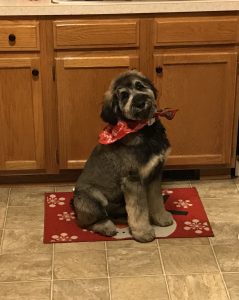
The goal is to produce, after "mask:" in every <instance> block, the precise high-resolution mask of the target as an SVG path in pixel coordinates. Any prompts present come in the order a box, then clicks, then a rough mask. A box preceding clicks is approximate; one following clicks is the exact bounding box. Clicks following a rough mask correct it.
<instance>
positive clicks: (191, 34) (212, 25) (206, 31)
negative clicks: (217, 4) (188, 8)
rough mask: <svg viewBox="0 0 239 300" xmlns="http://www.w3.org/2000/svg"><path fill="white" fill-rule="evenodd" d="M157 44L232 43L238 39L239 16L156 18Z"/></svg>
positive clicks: (155, 36)
mask: <svg viewBox="0 0 239 300" xmlns="http://www.w3.org/2000/svg"><path fill="white" fill-rule="evenodd" d="M154 26H155V27H154V29H155V30H154V43H155V45H156V46H157V45H172V44H179V45H180V44H182V45H185V44H186V45H187V44H217V43H223V44H230V43H235V42H236V41H237V26H238V18H237V17H185V18H162V19H156V20H155V24H154Z"/></svg>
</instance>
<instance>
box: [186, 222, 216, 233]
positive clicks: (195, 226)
mask: <svg viewBox="0 0 239 300" xmlns="http://www.w3.org/2000/svg"><path fill="white" fill-rule="evenodd" d="M184 224H185V225H187V226H185V227H184V230H187V231H188V230H193V231H195V233H197V234H202V233H203V231H204V230H205V231H209V230H210V228H209V226H208V223H207V222H203V223H201V222H200V221H199V220H198V219H193V220H192V221H191V222H190V221H186V222H184Z"/></svg>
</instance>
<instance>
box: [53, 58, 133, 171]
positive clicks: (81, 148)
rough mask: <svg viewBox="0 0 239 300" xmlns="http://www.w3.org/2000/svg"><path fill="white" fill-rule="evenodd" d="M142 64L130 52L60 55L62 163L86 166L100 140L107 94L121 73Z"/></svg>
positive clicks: (58, 88) (64, 165) (59, 90)
mask: <svg viewBox="0 0 239 300" xmlns="http://www.w3.org/2000/svg"><path fill="white" fill-rule="evenodd" d="M137 67H138V58H137V57H135V56H129V55H128V56H127V55H121V56H119V55H114V56H113V55H112V54H111V56H110V55H101V56H90V57H89V56H84V57H68V56H66V57H64V58H58V59H56V82H57V95H58V114H59V118H58V126H59V163H60V164H59V167H60V169H75V168H82V167H83V166H84V163H85V161H86V159H87V158H88V156H89V154H90V152H91V151H92V149H93V147H94V146H95V145H96V143H97V140H98V134H99V132H100V129H101V128H103V126H105V125H104V123H103V122H102V121H101V119H100V112H101V104H102V102H103V96H104V93H105V91H106V90H107V89H108V87H109V84H110V82H111V80H112V79H113V78H114V77H115V76H117V75H118V74H119V73H121V72H123V71H125V70H127V69H129V68H137Z"/></svg>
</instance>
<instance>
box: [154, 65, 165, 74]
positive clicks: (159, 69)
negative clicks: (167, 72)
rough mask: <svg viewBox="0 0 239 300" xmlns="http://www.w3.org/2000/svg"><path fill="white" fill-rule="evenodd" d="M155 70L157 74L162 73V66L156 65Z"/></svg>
mask: <svg viewBox="0 0 239 300" xmlns="http://www.w3.org/2000/svg"><path fill="white" fill-rule="evenodd" d="M155 71H156V73H157V74H162V73H163V68H162V67H156V68H155Z"/></svg>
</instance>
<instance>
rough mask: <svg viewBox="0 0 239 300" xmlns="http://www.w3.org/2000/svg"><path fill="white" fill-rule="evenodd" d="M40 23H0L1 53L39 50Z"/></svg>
mask: <svg viewBox="0 0 239 300" xmlns="http://www.w3.org/2000/svg"><path fill="white" fill-rule="evenodd" d="M39 48H40V47H39V23H38V22H34V21H31V22H23V21H22V22H17V21H13V22H7V21H0V51H21V50H39Z"/></svg>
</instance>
